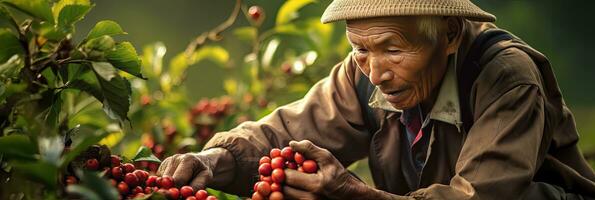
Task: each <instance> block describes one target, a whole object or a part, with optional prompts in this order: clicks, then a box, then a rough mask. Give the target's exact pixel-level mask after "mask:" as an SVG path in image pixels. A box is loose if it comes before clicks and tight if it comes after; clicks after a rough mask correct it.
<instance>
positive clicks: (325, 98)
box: [205, 21, 595, 199]
mask: <svg viewBox="0 0 595 200" xmlns="http://www.w3.org/2000/svg"><path fill="white" fill-rule="evenodd" d="M488 28H495V26H494V25H493V24H491V23H477V22H470V21H467V22H466V23H465V31H464V37H463V42H462V45H461V48H460V49H459V51H458V53H457V55H456V56H454V57H456V59H451V64H450V65H451V66H449V70H448V72H447V74H446V75H445V77H444V79H443V82H442V84H441V86H440V87H441V88H440V92H439V94H438V97H437V100H436V103H435V105H434V107H433V108H432V110H431V112H430V114H429V117H430V119H431V120H432V122H433V123H432V124H433V125H432V126H433V127H432V132H431V135H430V137H431V138H430V143H429V147H428V150H427V156H426V164H425V166H424V168H423V169H422V173H421V175H420V182H419V188H421V189H418V188H409V186H408V185H407V184H406V183H405V181H404V178H405V177H404V174H403V172H402V170H401V159H400V153H401V148H400V145H399V144H401V143H400V141H401V140H405V139H406V138H401V135H402V134H401V131H403V129H402V126H403V125H402V124H401V122H400V121H399V116H400V114H401V113H400V112H399V111H398V110H396V109H394V108H392V107H391V106H389V105H388V104H387V102H386V101H385V100H384V99H383V97H382V96H381V95H373V96H372V97H371V98H370V102H369V105H370V106H371V107H372V108H374V112H375V114H376V116H377V117H376V118H377V119H378V120H379V121H378V124H379V125H380V130H378V131H377V132H375V133H374V134H369V133H367V131H366V130H367V128H366V124H365V123H364V120H363V115H362V108H360V104H358V100H357V95H356V85H357V81H358V80H360V78H359V77H360V76H362V75H363V74H362V73H361V72H360V71H359V69H358V68H357V66H356V65H355V64H354V62H352V60H351V56H348V57H347V58H346V59H345V61H344V62H342V63H340V64H338V65H336V66H335V67H334V68H333V69H332V71H331V73H330V75H329V76H328V77H327V78H325V79H323V80H321V81H320V82H318V83H317V84H316V85H314V86H313V87H312V89H311V90H310V91H309V92H308V94H306V96H305V97H304V98H303V99H301V100H298V101H296V102H293V103H291V104H288V105H285V106H282V107H280V108H278V109H277V110H275V111H274V112H273V113H271V114H269V115H268V116H266V117H264V118H263V119H261V120H259V121H257V122H246V123H243V124H241V125H240V126H238V127H237V128H235V129H232V130H230V131H229V132H221V133H217V134H216V135H215V137H214V138H213V139H212V140H211V141H209V143H208V144H207V145H206V147H205V148H213V147H223V148H226V149H227V150H229V151H230V152H231V153H232V154H233V155H234V158H235V161H236V173H235V178H234V182H233V183H232V184H231V185H230V186H229V187H228V188H225V190H227V191H230V192H235V193H238V194H243V195H247V194H248V192H249V190H250V188H251V184H252V183H253V182H255V180H256V179H257V167H258V160H259V158H260V157H261V156H263V155H266V153H267V152H268V151H269V150H270V149H271V148H273V147H282V146H286V145H287V144H288V143H289V141H290V140H304V139H308V140H311V141H312V142H314V143H315V144H317V145H318V146H320V147H323V148H326V149H328V150H329V151H331V152H332V153H333V155H335V157H336V158H337V159H338V160H339V161H340V162H341V163H342V164H343V165H345V166H347V165H349V164H351V163H353V162H355V161H357V160H360V159H362V158H365V157H366V156H368V157H369V161H370V170H371V172H372V176H373V179H374V182H375V184H376V187H378V188H379V189H382V190H385V191H388V192H391V193H394V194H398V195H407V196H410V197H412V198H415V199H519V198H525V199H565V198H566V196H572V195H573V194H570V193H574V194H581V195H584V196H591V197H595V173H594V172H593V170H592V169H591V168H590V167H589V165H588V164H587V163H586V161H585V160H584V158H583V157H582V156H581V154H580V152H579V150H578V148H577V145H576V144H577V141H578V134H577V131H576V128H575V124H574V119H573V117H572V114H571V113H570V110H568V108H567V107H566V106H565V105H564V102H563V99H562V97H561V94H560V91H559V89H558V86H557V83H556V80H555V77H554V75H553V72H552V69H551V67H550V65H549V62H548V61H547V59H546V58H545V57H544V56H543V55H542V54H541V53H539V52H537V51H535V50H533V49H532V48H531V47H529V46H527V45H523V44H520V43H514V42H510V41H504V42H500V43H498V44H496V45H494V46H493V47H491V48H489V49H488V50H487V51H486V54H490V53H492V54H494V55H495V56H493V59H490V60H487V59H485V58H484V59H482V60H480V63H481V64H482V65H483V66H484V67H483V68H484V69H483V71H482V72H481V73H480V74H479V76H478V78H477V81H476V82H475V83H474V85H473V87H472V90H471V94H469V95H468V96H469V98H470V102H472V105H471V106H472V110H473V112H472V114H473V120H474V123H473V126H472V127H471V129H470V130H469V132H466V131H465V130H464V129H462V128H461V125H462V121H461V113H460V109H459V100H458V95H457V94H458V93H457V92H458V91H457V89H456V88H457V87H456V86H457V85H456V84H457V81H456V75H455V74H456V73H455V70H461V68H462V66H461V63H460V62H462V61H463V60H464V58H465V55H466V54H467V52H468V51H469V48H470V47H469V46H470V45H471V43H472V41H473V39H475V37H476V36H477V35H478V34H479V33H480V32H481V31H483V30H485V29H488ZM510 46H512V48H506V49H505V50H502V51H499V50H501V49H503V48H504V47H510ZM495 52H497V53H495ZM454 57H453V58H454Z"/></svg>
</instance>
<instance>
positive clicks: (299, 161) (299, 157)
mask: <svg viewBox="0 0 595 200" xmlns="http://www.w3.org/2000/svg"><path fill="white" fill-rule="evenodd" d="M293 160H294V161H295V163H297V164H298V165H301V164H302V163H304V160H306V159H305V158H304V156H303V155H302V154H301V153H299V152H295V154H294V155H293Z"/></svg>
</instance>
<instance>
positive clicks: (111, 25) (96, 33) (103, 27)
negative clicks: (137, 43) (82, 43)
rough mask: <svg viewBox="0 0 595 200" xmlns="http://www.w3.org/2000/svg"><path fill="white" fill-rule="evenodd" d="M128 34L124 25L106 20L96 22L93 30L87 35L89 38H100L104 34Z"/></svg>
mask: <svg viewBox="0 0 595 200" xmlns="http://www.w3.org/2000/svg"><path fill="white" fill-rule="evenodd" d="M120 34H127V33H126V32H124V31H123V30H122V27H120V25H119V24H118V23H116V22H114V21H110V20H104V21H100V22H98V23H97V24H95V27H93V29H91V32H89V34H88V35H87V40H90V39H93V38H98V37H101V36H104V35H120Z"/></svg>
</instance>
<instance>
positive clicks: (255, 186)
mask: <svg viewBox="0 0 595 200" xmlns="http://www.w3.org/2000/svg"><path fill="white" fill-rule="evenodd" d="M259 183H260V181H259V182H256V183H254V186H253V187H252V189H253V190H254V191H255V192H256V191H258V184H259Z"/></svg>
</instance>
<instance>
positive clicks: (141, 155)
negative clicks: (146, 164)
mask: <svg viewBox="0 0 595 200" xmlns="http://www.w3.org/2000/svg"><path fill="white" fill-rule="evenodd" d="M132 160H133V161H134V162H138V161H150V162H158V163H161V160H159V158H157V157H155V155H153V152H152V151H151V149H149V148H148V147H146V146H141V147H140V148H138V151H137V152H136V154H135V155H134V157H133V158H132Z"/></svg>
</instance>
